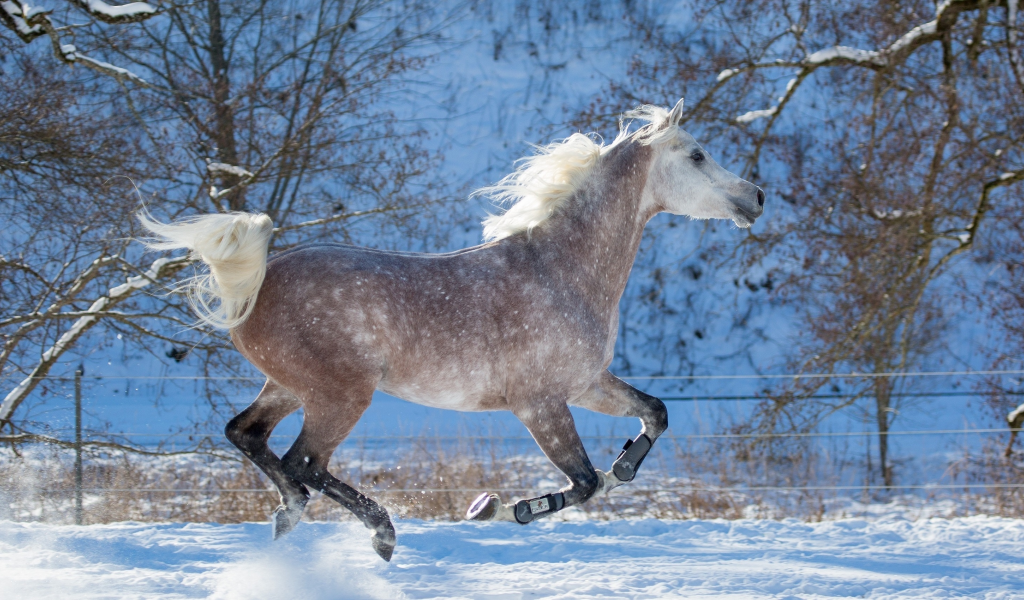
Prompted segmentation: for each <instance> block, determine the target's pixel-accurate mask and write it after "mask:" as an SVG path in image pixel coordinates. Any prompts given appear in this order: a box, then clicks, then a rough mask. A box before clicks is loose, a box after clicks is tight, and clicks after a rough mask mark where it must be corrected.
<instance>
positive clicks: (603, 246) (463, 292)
mask: <svg viewBox="0 0 1024 600" xmlns="http://www.w3.org/2000/svg"><path fill="white" fill-rule="evenodd" d="M682 110H683V102H682V101H681V100H680V101H679V103H678V104H677V105H676V106H675V107H674V108H673V109H672V110H670V111H669V110H665V109H663V108H658V107H651V106H646V107H641V108H639V109H637V110H636V111H634V112H632V113H629V114H627V115H626V116H627V117H628V118H631V119H634V120H638V121H641V122H643V123H644V125H643V126H642V127H640V128H639V129H637V130H636V131H634V132H632V133H630V132H629V127H628V126H622V127H621V128H620V133H619V135H618V136H617V137H616V138H615V140H614V141H612V142H611V143H610V144H601V143H598V142H595V141H594V140H593V139H592V138H590V137H587V136H584V135H581V134H575V135H572V136H570V137H569V138H567V139H566V140H563V141H561V142H556V143H553V144H551V145H548V146H545V147H542V148H539V149H538V151H537V154H536V155H534V156H531V157H529V158H526V159H523V160H522V161H520V166H519V168H518V169H517V170H516V171H515V172H514V173H512V174H511V175H509V176H507V177H505V178H504V179H502V180H501V181H500V182H498V183H497V184H496V185H494V186H492V187H490V188H486V189H485V190H482V192H483V193H485V194H489V195H491V196H492V197H495V198H497V199H500V200H507V201H511V202H512V204H511V206H510V208H509V209H508V210H507V211H506V212H504V213H503V214H501V215H498V216H493V217H491V218H489V219H487V221H485V222H484V226H485V227H484V233H485V237H486V238H487V240H488V241H487V243H485V244H483V245H481V246H476V247H473V248H467V249H465V250H460V251H457V252H452V253H449V254H413V253H400V252H383V251H378V250H371V249H368V248H358V247H354V246H347V245H342V244H312V245H307V246H300V247H297V248H294V249H292V250H289V251H286V252H282V253H280V254H278V255H276V256H274V257H273V258H271V259H270V260H269V261H268V260H267V245H268V243H269V241H270V236H271V233H272V228H273V226H272V224H271V222H270V219H269V218H268V217H267V216H266V215H251V214H241V213H232V214H219V215H205V216H199V217H195V218H192V219H187V220H184V221H180V222H177V223H173V224H162V223H158V222H156V221H154V220H152V219H151V218H149V217H148V216H147V215H146V214H142V215H140V219H141V221H142V223H143V224H144V225H145V227H146V228H147V229H148V230H149V231H151V232H152V233H153V234H154V235H155V236H156V237H157V238H158V240H159V241H151V242H150V245H151V246H154V247H157V248H168V249H169V248H189V249H191V250H192V252H193V253H194V255H196V256H197V257H198V258H200V259H202V260H203V261H204V262H205V263H206V264H207V265H208V266H209V268H210V274H208V275H204V276H201V277H197V278H194V279H192V280H189V281H187V282H185V286H186V287H187V288H188V289H189V290H190V292H191V297H192V299H193V305H194V306H195V307H196V309H197V311H198V312H199V314H200V317H201V319H202V320H203V321H204V322H206V323H208V324H210V325H214V326H218V327H223V328H227V329H230V331H231V338H232V340H233V341H234V343H235V346H236V347H237V348H238V350H239V351H240V352H241V353H242V354H243V355H245V357H246V358H247V359H249V361H251V362H252V364H254V365H255V366H256V368H258V369H259V370H260V371H261V372H263V373H264V374H266V376H267V382H266V385H265V386H264V388H263V390H262V391H261V392H260V394H259V396H257V398H256V400H255V401H254V402H253V403H252V405H251V406H249V407H248V408H246V409H245V410H244V411H242V412H241V413H240V414H239V415H238V416H236V417H235V418H234V419H232V420H231V422H230V423H228V425H227V430H226V433H227V437H228V439H230V440H231V441H232V442H233V443H234V444H235V445H236V446H238V448H239V449H240V450H241V451H242V452H243V453H244V454H245V455H246V456H247V457H248V458H249V459H250V460H252V461H253V462H254V463H255V464H256V465H257V466H258V467H259V468H260V469H262V470H263V472H264V473H266V474H267V476H268V477H269V478H270V479H271V481H273V482H274V485H275V486H277V489H278V490H279V492H280V494H281V506H279V507H278V508H277V509H276V510H275V511H274V514H273V517H272V524H273V527H274V537H275V538H276V537H278V536H280V535H283V534H284V533H287V532H288V531H290V530H291V529H292V528H293V527H294V526H295V524H296V523H297V522H298V520H299V517H300V516H301V515H302V511H303V508H304V507H305V505H306V502H307V501H308V499H309V491H308V489H307V487H311V488H314V489H316V490H320V491H321V492H322V493H324V494H326V495H327V496H329V497H330V498H332V499H333V500H335V501H337V502H338V503H340V504H341V505H342V506H344V507H345V508H347V509H349V510H351V511H352V512H353V513H354V514H355V515H356V516H357V517H358V518H359V519H360V520H361V521H362V522H363V523H364V524H365V525H366V527H368V528H369V529H372V530H373V531H374V534H373V537H372V542H373V547H374V549H375V550H376V551H377V553H378V554H379V555H380V556H381V557H382V558H384V560H390V558H391V554H392V552H393V550H394V547H395V544H396V538H395V529H394V527H393V526H392V524H391V519H390V518H389V516H388V514H387V512H386V511H385V510H384V509H383V508H382V507H381V506H380V505H379V504H377V503H376V502H374V501H373V500H371V499H370V498H367V497H366V496H364V495H363V494H361V493H360V492H359V491H357V490H355V489H353V488H352V487H351V486H349V485H348V484H346V483H344V482H342V481H339V480H338V479H336V478H335V477H334V476H333V475H331V474H330V473H329V472H328V471H327V465H328V461H329V459H330V457H331V454H332V453H333V452H334V450H335V448H336V447H337V446H338V445H339V444H340V443H341V442H342V440H344V439H345V437H346V436H347V435H348V434H349V432H350V431H351V430H352V428H353V427H354V426H355V424H356V422H357V421H358V420H359V418H360V416H361V415H362V414H363V411H365V410H366V408H367V407H368V406H369V405H370V399H371V397H372V395H373V392H374V390H382V391H384V392H387V393H388V394H391V395H393V396H397V397H399V398H403V399H405V400H408V401H410V402H415V403H418V404H423V405H426V406H433V407H437V408H447V409H452V410H461V411H483V410H509V411H512V413H513V414H515V416H516V417H518V418H519V420H520V421H522V422H523V424H524V425H525V426H526V428H527V429H528V430H529V431H530V433H531V434H532V435H533V437H534V439H535V440H536V441H537V444H538V445H539V446H540V448H541V449H542V450H543V451H544V454H545V455H547V457H548V459H550V460H551V462H552V463H554V465H555V466H556V467H558V469H559V470H561V471H562V472H563V473H564V474H565V475H566V477H567V478H568V480H569V482H568V484H567V485H566V486H565V487H563V488H562V489H561V490H559V491H558V492H554V493H550V494H547V495H544V496H541V497H539V498H531V499H525V500H520V501H519V502H516V503H513V504H503V503H502V502H501V500H500V499H499V498H498V496H497V495H494V494H483V495H481V496H480V497H479V498H477V499H476V500H475V501H474V502H473V504H472V505H471V506H470V508H469V511H468V514H467V517H468V518H470V519H477V520H490V519H499V520H507V521H515V522H518V523H524V524H525V523H528V522H530V521H532V520H534V519H537V518H539V517H542V516H546V515H550V514H552V513H554V512H556V511H559V510H562V509H564V508H566V507H569V506H573V505H577V504H581V503H583V502H586V501H587V500H588V499H589V498H591V497H592V496H593V495H594V494H596V493H598V492H607V491H608V490H610V489H612V488H614V487H616V486H619V485H622V484H623V483H626V482H628V481H631V480H632V479H633V477H634V476H635V475H636V471H637V468H638V467H639V466H640V463H641V461H642V460H643V459H644V457H645V456H646V455H647V453H648V451H649V450H650V449H651V446H652V444H653V443H654V441H655V440H657V439H658V436H660V435H661V434H662V433H663V432H664V431H665V429H666V428H667V427H668V417H667V412H666V410H665V405H664V404H663V403H662V402H661V401H660V400H658V399H657V398H654V397H653V396H649V395H647V394H645V393H643V392H641V391H638V390H636V389H633V388H632V387H630V386H629V385H627V384H626V383H624V382H623V381H621V380H620V379H618V378H616V377H615V376H614V375H612V374H611V373H609V372H608V371H607V367H608V365H609V364H610V363H611V360H612V354H613V348H614V346H615V337H616V332H617V329H618V319H619V311H618V304H619V298H620V296H621V295H622V292H623V290H624V289H625V287H626V280H627V278H628V277H629V271H630V268H631V267H632V264H633V260H634V257H635V256H636V252H637V248H638V246H639V244H640V238H641V235H642V232H643V229H644V226H645V225H646V224H647V222H648V221H649V220H650V219H651V217H653V216H654V215H655V214H657V213H659V212H669V213H673V214H677V215H686V216H689V217H691V218H695V219H731V220H732V221H733V222H734V223H735V224H736V225H737V226H739V227H749V226H750V225H752V224H753V223H754V220H755V219H756V218H757V217H758V216H760V215H761V213H762V211H763V206H764V192H762V191H761V190H760V189H759V188H758V187H757V186H755V185H753V184H751V183H748V182H746V181H744V180H742V179H740V178H739V177H737V176H736V175H733V174H732V173H729V172H728V171H726V170H725V169H723V168H722V167H720V166H719V165H718V164H717V163H716V162H715V161H714V160H712V158H711V157H710V156H709V155H708V154H707V153H706V152H705V151H704V150H703V149H702V148H701V147H700V146H699V145H698V144H697V142H696V141H695V140H694V139H693V137H691V136H690V135H689V134H687V133H686V132H685V131H683V130H682V129H680V127H679V120H680V117H681V116H682ZM570 405H572V406H579V407H583V408H586V409H590V410H594V411H597V412H601V413H604V414H608V415H615V416H629V417H637V418H639V419H640V421H641V423H642V426H643V427H642V429H641V432H640V434H639V435H638V436H637V437H636V439H634V440H629V441H627V443H626V447H625V448H624V449H623V451H622V453H620V454H619V457H618V458H617V459H616V461H615V462H614V464H613V465H612V470H611V471H610V472H604V471H598V470H595V469H594V467H593V465H591V463H590V459H589V458H588V457H587V453H586V452H585V451H584V449H583V444H582V443H581V442H580V438H579V435H578V434H577V432H576V427H575V424H574V423H573V419H572V415H571V414H570V412H569V406H570ZM300 408H303V409H304V413H303V424H302V432H301V433H300V434H299V436H298V439H296V441H295V443H294V445H293V446H292V447H291V449H290V450H288V452H287V453H285V455H284V456H283V457H281V458H278V456H276V455H275V454H274V453H273V452H272V451H271V450H270V448H269V447H268V446H267V439H268V437H269V435H270V432H271V431H272V430H273V429H274V427H275V426H276V425H277V424H278V423H279V422H280V421H281V419H283V418H284V417H285V416H287V415H288V414H290V413H292V412H294V411H296V410H298V409H300Z"/></svg>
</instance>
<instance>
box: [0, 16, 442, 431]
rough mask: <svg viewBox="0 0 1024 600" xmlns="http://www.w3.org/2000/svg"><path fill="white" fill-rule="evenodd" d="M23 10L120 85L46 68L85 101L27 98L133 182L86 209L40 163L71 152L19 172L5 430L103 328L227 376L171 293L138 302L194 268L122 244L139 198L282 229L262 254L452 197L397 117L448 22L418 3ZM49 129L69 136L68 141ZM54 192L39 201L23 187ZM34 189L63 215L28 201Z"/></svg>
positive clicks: (5, 321) (371, 230)
mask: <svg viewBox="0 0 1024 600" xmlns="http://www.w3.org/2000/svg"><path fill="white" fill-rule="evenodd" d="M92 4H95V3H91V4H90V5H92ZM5 7H6V4H5ZM5 10H6V8H5ZM22 10H23V11H24V10H27V9H22ZM30 12H31V11H30ZM33 14H35V13H33ZM8 16H10V13H8ZM21 17H22V18H23V20H24V19H26V18H27V19H28V20H27V21H25V22H24V23H23V24H27V26H29V27H30V28H31V27H34V26H35V25H40V27H41V28H42V30H44V31H45V30H47V27H50V28H51V29H53V30H54V31H55V32H56V33H57V34H60V35H63V36H65V37H68V38H73V41H74V42H75V44H74V45H75V46H76V47H77V48H80V49H81V50H82V52H84V53H85V55H88V56H90V57H95V59H94V60H95V61H96V62H99V63H103V64H107V65H115V64H116V65H118V67H117V68H118V69H120V70H123V71H124V72H129V73H131V74H132V77H127V78H126V77H109V75H110V73H106V72H103V71H100V72H97V73H96V74H95V77H92V78H91V79H90V78H89V77H84V76H83V74H81V73H78V72H72V71H70V70H64V71H62V72H60V73H58V72H57V71H56V70H55V71H54V72H53V73H49V74H45V77H47V78H49V79H50V80H53V81H63V80H64V79H68V80H75V81H78V80H81V81H83V82H84V83H82V84H81V85H86V86H88V89H87V90H83V91H82V92H81V93H80V94H78V95H74V96H65V97H64V98H63V100H61V99H60V98H56V97H54V96H53V95H52V94H50V93H49V91H47V90H46V89H45V88H44V87H43V86H42V85H41V86H40V87H39V88H37V89H36V97H35V98H30V99H28V100H31V102H38V103H44V104H45V103H47V102H49V103H57V104H59V103H60V102H61V101H64V102H67V103H68V105H67V106H63V110H64V112H63V113H61V112H60V111H59V110H57V109H54V111H53V112H54V116H53V117H52V118H53V119H54V120H58V121H59V120H60V119H65V120H66V121H67V122H69V123H71V124H72V125H73V126H74V128H73V129H72V130H71V131H75V130H77V129H81V130H82V132H83V133H82V136H81V137H82V141H81V144H82V145H84V146H87V147H88V148H89V152H86V153H84V154H86V155H88V156H90V157H91V159H92V162H88V161H84V162H83V161H79V162H82V164H83V165H84V166H83V167H82V168H85V167H86V166H88V168H89V169H92V171H90V172H91V173H94V174H97V175H98V174H99V173H103V176H104V181H110V180H111V177H114V176H117V175H125V176H128V177H130V178H131V181H132V182H134V187H133V186H131V185H128V182H127V179H117V180H115V181H120V182H122V183H124V184H125V185H120V184H119V185H116V186H114V188H111V190H112V191H111V193H110V195H109V196H107V198H108V201H107V202H106V204H103V203H101V202H99V200H98V198H91V199H90V202H91V204H89V205H87V206H83V205H82V204H80V203H77V202H75V201H74V199H73V198H72V197H70V196H69V195H68V194H67V193H65V192H64V190H65V188H64V187H63V186H62V185H61V184H60V182H59V181H57V180H56V179H54V178H52V177H51V176H50V175H49V172H48V171H46V169H50V170H51V171H60V170H61V169H64V170H68V169H70V168H71V167H69V166H68V165H69V164H78V163H75V162H74V161H71V162H68V161H67V160H66V159H67V156H68V155H76V150H75V149H69V150H68V151H66V152H65V153H64V155H63V158H62V157H60V156H53V157H52V160H50V161H49V162H46V159H47V155H46V154H45V153H36V154H34V155H25V159H24V160H21V159H19V160H16V161H14V162H17V163H18V173H20V174H21V175H20V176H19V177H20V179H17V180H16V181H14V182H13V183H12V185H11V187H10V191H9V192H5V193H9V196H8V198H9V199H8V198H5V199H4V206H5V210H6V212H7V214H8V215H14V216H17V218H16V219H14V220H12V221H10V222H11V223H12V224H14V223H19V231H18V233H17V234H15V235H11V236H7V235H5V236H4V241H3V242H2V246H0V254H2V256H3V258H2V262H0V268H2V269H4V271H5V273H4V275H5V276H4V281H3V288H2V289H3V292H2V293H3V295H2V296H0V302H2V303H3V305H2V308H0V315H2V318H0V335H2V336H3V343H4V346H3V353H2V354H0V374H2V375H3V378H4V379H5V380H7V381H11V382H12V383H11V384H9V388H8V389H9V391H8V392H7V393H6V394H5V398H4V400H3V403H2V406H0V423H3V424H6V425H8V426H9V427H11V428H12V429H16V426H15V423H14V421H12V417H13V415H14V411H15V410H16V409H17V408H18V406H19V405H20V404H21V403H22V402H24V401H25V399H26V398H28V397H29V395H30V394H31V393H32V391H33V390H34V389H36V388H37V386H39V385H40V384H45V379H44V377H45V376H46V375H47V374H48V373H49V372H50V369H51V368H52V367H53V366H54V365H55V364H57V362H58V361H60V360H61V358H62V356H63V355H64V354H65V353H67V352H69V351H72V350H73V348H74V346H75V344H76V343H77V342H79V340H80V339H81V338H82V337H83V336H85V335H87V334H88V332H89V331H90V329H91V328H93V327H95V326H96V325H101V326H102V328H103V330H104V331H106V332H107V333H108V337H109V334H112V333H115V332H116V333H118V334H121V335H122V336H123V337H125V338H127V339H130V340H132V343H134V344H136V345H137V347H139V348H140V349H143V350H146V351H150V352H153V353H154V354H162V353H163V351H162V348H165V347H166V346H167V345H168V344H175V345H180V346H184V347H186V348H190V349H191V356H193V357H195V358H193V359H192V360H196V361H198V363H197V368H199V369H201V370H209V369H214V370H216V369H224V368H227V369H236V368H239V365H238V364H237V363H236V362H235V361H236V360H237V359H234V358H232V357H230V353H227V354H226V353H222V352H220V350H221V349H223V348H225V347H228V345H229V342H228V341H227V339H226V338H225V337H224V336H222V335H218V334H210V333H206V332H195V331H193V330H190V329H189V326H190V324H191V322H192V317H191V316H190V315H189V313H188V311H187V309H186V307H184V306H183V305H182V303H181V301H180V298H178V297H177V296H176V295H170V296H168V295H164V294H160V295H156V294H140V293H139V292H140V291H145V290H149V289H154V288H155V290H154V291H156V290H162V289H165V288H166V286H167V285H168V284H169V283H171V282H173V281H174V279H175V276H176V275H177V274H178V273H180V272H181V270H182V269H184V268H186V267H189V265H190V261H189V259H188V258H187V257H165V258H158V259H157V260H156V261H153V259H152V258H150V259H148V260H144V259H143V257H142V256H141V248H139V247H138V245H137V244H132V243H131V242H130V240H131V238H132V237H133V236H134V234H135V233H136V231H135V229H134V222H133V219H132V214H133V213H134V211H135V210H137V209H138V208H139V201H138V199H139V195H141V196H142V197H143V198H144V199H145V201H146V204H147V205H148V207H149V209H150V210H151V211H152V212H154V213H155V214H157V215H159V216H161V217H162V218H165V219H169V218H175V217H178V216H180V215H183V214H189V213H207V212H211V211H226V210H254V211H261V212H267V213H268V214H270V215H271V216H272V218H273V219H274V221H275V223H276V224H277V226H278V227H277V229H276V232H277V235H276V237H275V240H274V242H273V248H272V249H280V248H285V247H289V246H291V245H294V244H295V243H299V242H302V241H309V240H316V239H323V238H330V239H339V238H340V239H341V240H344V241H363V242H369V243H371V244H372V243H373V239H372V237H371V236H373V235H374V234H375V233H377V232H378V231H380V230H381V229H385V230H391V231H395V230H396V228H402V227H405V228H406V231H409V232H413V231H414V229H410V227H414V226H415V225H417V224H422V222H423V221H422V219H412V217H413V216H414V215H416V214H417V211H419V210H422V209H423V208H424V207H426V206H432V207H433V206H435V205H436V204H437V203H438V202H444V201H447V199H448V197H447V196H445V195H444V194H443V193H442V192H441V188H440V186H438V185H437V184H436V182H435V181H434V180H433V179H432V178H431V177H430V171H431V167H432V165H433V164H435V161H436V160H437V159H438V156H437V155H436V153H432V152H430V151H428V150H427V147H426V146H425V145H424V143H423V142H424V138H425V132H424V130H423V129H422V127H420V126H419V125H417V124H416V122H415V121H414V120H413V119H411V118H410V117H411V115H410V114H409V113H408V112H405V113H403V112H402V111H403V110H405V108H404V107H407V106H409V105H410V102H409V96H407V95H405V94H406V92H407V91H408V90H409V89H410V86H411V85H413V82H412V81H411V80H410V78H409V77H408V75H409V74H410V73H413V72H415V70H416V69H418V68H420V67H421V66H422V65H424V64H425V62H426V61H428V60H430V57H431V52H432V51H433V50H431V44H433V43H434V42H435V41H436V39H437V31H438V27H439V26H440V24H441V23H443V22H444V16H443V15H439V14H435V13H433V12H432V10H431V9H430V7H428V6H426V5H420V4H416V3H397V2H391V1H387V0H368V1H362V0H357V1H355V2H347V1H343V0H308V1H307V0H300V1H296V2H290V3H287V4H285V5H280V4H272V3H268V2H258V3H251V2H244V1H241V0H239V1H235V2H230V1H221V0H204V1H202V2H199V3H192V4H182V5H178V4H163V5H161V11H159V12H158V14H156V15H155V16H152V17H150V18H147V19H145V20H143V21H141V22H139V21H137V22H135V23H134V24H133V25H131V26H130V27H129V26H123V27H105V26H102V25H103V24H102V23H100V24H97V23H87V24H84V25H83V26H81V27H75V28H73V29H61V28H59V27H55V26H53V27H51V25H52V20H51V21H48V23H50V25H47V24H45V23H42V24H41V22H40V21H39V20H38V18H36V17H32V16H29V17H25V16H24V15H21ZM33 18H35V19H36V20H35V21H33V20H32V19H33ZM47 18H48V19H49V18H50V17H49V16H47ZM15 25H16V26H18V25H19V24H18V23H17V22H16V23H15ZM33 35H34V34H33ZM28 37H31V36H28ZM23 39H25V37H24V36H23ZM27 41H30V40H27ZM63 41H66V40H64V39H63V38H62V42H63ZM65 45H67V44H65ZM31 48H32V47H31V46H29V47H27V48H26V49H25V50H24V51H23V52H24V53H25V54H24V59H23V60H24V62H25V63H26V64H28V63H31V62H32V61H33V60H34V59H36V58H38V54H35V55H33V54H30V53H31V51H32V50H31ZM77 51H78V50H76V52H77ZM35 62H36V63H37V65H38V61H35ZM33 68H34V69H36V70H38V66H35V67H33ZM26 72H28V71H26ZM118 72H120V71H118ZM76 78H77V79H76ZM12 87H13V86H12ZM11 93H14V91H13V90H12V92H11ZM54 93H55V94H56V93H57V90H54ZM69 98H70V100H69ZM28 100H26V104H25V105H24V106H22V107H17V106H15V107H13V108H14V110H8V111H7V116H9V117H11V118H12V119H14V121H13V123H14V124H13V125H11V127H10V129H11V130H13V131H15V132H16V133H17V132H18V131H19V128H20V129H21V130H24V125H23V124H21V125H19V124H18V122H17V121H18V120H19V119H20V121H25V120H26V118H27V116H28V115H30V114H31V110H32V103H31V102H30V101H28ZM71 100H73V102H72V101H71ZM7 107H8V108H11V106H10V105H8V106H7ZM53 127H59V125H54V126H53ZM75 128H77V129H75ZM56 137H57V138H59V141H60V142H61V143H64V144H71V143H72V142H75V140H76V139H77V138H75V136H74V135H67V134H65V133H64V132H62V133H61V134H60V135H58V136H56ZM104 140H107V141H104ZM51 141H52V140H51ZM6 154H7V153H5V155H6ZM15 155H16V154H13V153H12V154H11V156H15ZM118 161H120V162H118ZM129 166H130V168H129ZM69 177H71V178H72V179H75V185H76V186H77V187H75V188H74V189H76V190H80V191H81V193H82V194H88V193H93V192H95V191H96V189H97V187H98V186H97V184H96V182H95V181H94V180H93V181H85V180H81V179H80V178H75V177H72V175H71V174H70V171H69ZM48 180H49V184H52V185H51V187H50V188H48V189H49V190H50V192H51V193H50V194H49V195H46V194H42V193H36V194H35V195H28V194H26V193H25V192H26V190H31V189H35V187H36V186H37V185H38V184H40V183H43V184H47V183H48ZM108 187H109V186H108ZM136 188H137V190H138V191H137V192H136ZM43 196H47V197H48V198H49V202H51V203H52V204H53V205H55V206H57V207H58V208H59V211H58V212H55V213H53V212H51V213H48V212H46V211H44V210H41V207H39V206H37V205H36V204H34V203H33V199H38V198H40V197H43ZM94 205H95V210H93V209H92V207H93V206H94ZM5 216H6V215H5ZM373 216H378V217H379V218H378V219H377V220H375V221H374V220H370V218H371V217H373ZM22 222H24V225H23V226H21V225H20V223H22ZM8 273H9V274H11V277H10V279H8V278H7V277H6V275H7V274H8ZM154 343H156V344H157V346H156V347H154ZM176 356H178V357H179V358H180V354H179V355H176Z"/></svg>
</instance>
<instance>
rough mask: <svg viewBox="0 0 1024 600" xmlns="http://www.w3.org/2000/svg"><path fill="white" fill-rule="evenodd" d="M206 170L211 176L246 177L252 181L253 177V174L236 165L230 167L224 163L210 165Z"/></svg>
mask: <svg viewBox="0 0 1024 600" xmlns="http://www.w3.org/2000/svg"><path fill="white" fill-rule="evenodd" d="M206 170H207V171H209V172H210V174H211V175H219V174H227V175H234V176H235V177H246V178H250V179H251V178H252V177H253V174H252V173H250V172H249V171H246V170H245V169H243V168H242V167H236V166H234V165H228V164H224V163H217V162H212V163H209V164H207V165H206Z"/></svg>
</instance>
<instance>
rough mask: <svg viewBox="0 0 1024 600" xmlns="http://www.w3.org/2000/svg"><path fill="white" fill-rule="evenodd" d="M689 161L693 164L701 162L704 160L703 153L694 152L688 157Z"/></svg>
mask: <svg viewBox="0 0 1024 600" xmlns="http://www.w3.org/2000/svg"><path fill="white" fill-rule="evenodd" d="M690 159H691V160H693V162H701V161H703V160H704V153H703V152H701V151H700V150H694V151H693V154H691V155H690Z"/></svg>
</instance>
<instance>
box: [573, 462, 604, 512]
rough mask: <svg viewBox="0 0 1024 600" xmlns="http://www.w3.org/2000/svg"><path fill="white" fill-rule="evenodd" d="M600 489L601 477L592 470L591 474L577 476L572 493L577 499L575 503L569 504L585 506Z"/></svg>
mask: <svg viewBox="0 0 1024 600" xmlns="http://www.w3.org/2000/svg"><path fill="white" fill-rule="evenodd" d="M600 487H601V477H600V476H599V475H598V474H597V472H596V471H593V470H592V471H590V472H589V473H585V474H583V475H581V476H577V477H576V478H575V479H574V480H573V482H572V491H573V492H575V493H574V495H575V496H576V498H575V499H574V502H571V503H567V504H583V503H584V502H586V501H587V500H590V499H591V498H592V497H593V496H594V494H596V493H597V490H598V488H600Z"/></svg>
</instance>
